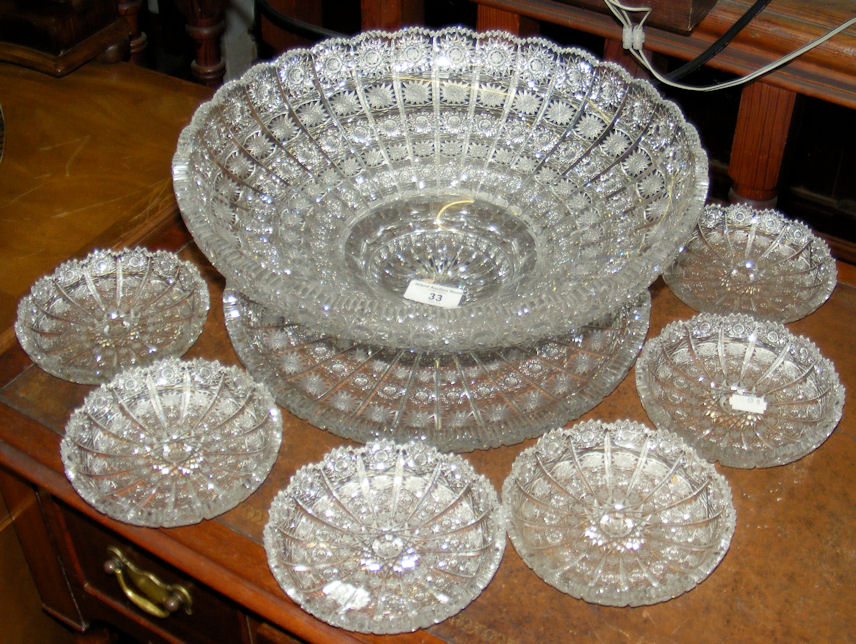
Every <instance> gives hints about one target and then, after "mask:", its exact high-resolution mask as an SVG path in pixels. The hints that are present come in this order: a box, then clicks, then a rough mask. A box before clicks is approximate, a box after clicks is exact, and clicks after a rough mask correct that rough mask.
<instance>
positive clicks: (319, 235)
mask: <svg viewBox="0 0 856 644" xmlns="http://www.w3.org/2000/svg"><path fill="white" fill-rule="evenodd" d="M265 139H266V140H267V141H265ZM250 144H252V145H250ZM707 166H708V161H707V156H706V154H705V152H704V151H703V150H702V148H701V147H700V144H699V140H698V135H697V133H696V132H695V130H694V128H693V127H692V126H691V125H690V124H688V123H687V122H686V120H685V119H684V118H683V117H682V116H681V114H680V113H679V112H678V110H677V108H676V107H675V106H674V104H672V103H669V102H667V101H664V100H663V99H662V98H661V97H660V96H659V94H658V93H657V91H656V90H655V89H654V88H653V87H652V86H651V85H650V84H647V83H645V82H643V81H639V80H633V79H631V78H630V77H629V76H628V75H627V74H625V73H624V72H622V71H621V70H619V69H618V68H616V67H615V66H613V65H611V64H609V63H602V62H600V61H598V60H596V59H594V58H592V57H591V56H589V55H588V54H586V53H584V52H583V51H581V50H579V49H573V48H564V47H561V46H559V45H556V44H552V43H550V42H548V41H547V40H544V39H542V38H533V39H529V38H516V37H514V36H511V35H508V34H500V33H498V32H475V31H471V30H468V29H466V28H461V27H449V28H444V29H439V30H432V29H425V28H419V27H412V28H406V29H402V30H401V31H398V32H395V33H382V32H377V31H372V32H366V33H362V34H360V35H358V36H355V37H354V38H334V39H328V40H325V41H323V42H319V43H317V44H316V45H315V46H313V48H312V49H311V50H301V51H292V52H289V53H287V54H285V55H283V56H282V57H280V58H278V59H277V60H275V61H272V62H270V63H266V64H264V65H260V66H257V67H254V68H253V69H252V70H248V72H247V74H246V75H245V76H244V77H243V78H242V79H239V80H236V82H235V83H233V84H231V85H230V86H229V87H228V88H226V89H224V91H223V92H219V93H218V94H217V95H216V96H215V97H214V98H213V99H212V100H211V101H209V102H207V103H205V104H204V105H202V106H200V108H199V110H198V113H197V114H196V115H195V116H194V119H193V122H192V124H191V125H189V126H188V127H187V128H186V129H185V130H184V132H183V133H182V136H181V138H180V140H179V143H178V145H177V148H176V154H175V156H174V161H173V179H174V181H173V184H174V187H175V192H176V198H177V200H178V203H179V206H180V208H181V211H182V214H183V216H184V217H185V218H186V219H187V222H188V227H189V229H190V230H192V231H193V234H194V238H195V240H196V242H197V244H198V245H199V247H200V249H201V250H202V252H203V253H205V254H206V255H207V256H208V257H209V259H210V260H211V261H212V263H213V264H214V266H215V268H216V269H217V270H218V271H219V272H221V273H222V274H223V275H224V277H225V278H226V279H227V280H229V281H230V282H231V283H232V284H233V285H234V286H235V287H236V288H239V289H240V290H241V291H242V292H244V293H246V294H247V295H248V296H250V297H251V298H252V299H253V300H255V301H257V302H259V303H261V304H263V305H265V306H266V307H268V308H269V309H271V310H275V312H276V313H277V314H279V315H283V316H285V317H287V318H288V319H289V321H290V322H294V323H296V324H301V325H303V326H304V327H312V328H315V329H319V330H321V331H323V332H324V334H325V335H327V336H330V337H337V338H347V339H350V340H353V341H354V342H357V343H365V344H370V345H372V346H376V347H378V346H384V347H394V348H396V349H414V350H416V351H420V352H437V353H456V352H469V351H473V350H476V351H480V350H486V349H491V348H494V347H506V346H510V345H514V344H529V345H531V344H534V343H536V342H538V341H540V340H543V339H544V338H545V337H550V336H556V335H562V334H564V333H565V332H567V331H568V329H569V328H571V327H574V326H581V325H585V324H588V323H589V322H591V321H592V320H596V319H599V318H601V317H602V316H604V315H607V314H609V313H611V312H614V311H615V310H616V309H617V308H618V307H620V306H621V305H623V304H624V303H625V302H627V301H628V300H630V299H631V298H632V297H634V296H635V294H637V293H639V292H641V291H643V290H645V289H646V288H647V287H648V286H650V284H651V283H652V281H653V280H654V279H655V278H656V277H657V275H658V274H659V273H660V267H664V266H665V265H666V263H667V262H670V261H671V260H672V259H673V258H674V256H675V255H676V254H677V252H678V249H679V247H680V245H681V244H683V243H684V242H685V240H686V239H687V237H688V236H689V234H690V232H691V230H692V228H693V226H694V225H695V224H696V222H697V220H698V215H699V213H700V212H701V210H702V208H703V205H704V199H705V196H706V195H707V188H708V185H707V184H708V168H707ZM331 169H332V170H331ZM574 195H582V196H583V197H584V198H585V199H586V201H587V203H588V205H587V206H586V207H585V208H584V209H577V208H575V207H571V206H570V205H569V201H568V198H569V197H572V196H574ZM470 200H471V201H473V202H474V203H478V204H481V205H480V206H479V208H481V209H483V210H484V211H490V212H491V213H492V214H491V215H490V217H491V222H490V225H489V226H487V227H484V226H482V225H481V223H482V222H479V221H475V220H476V219H477V218H476V217H475V216H474V215H473V214H472V213H473V212H474V211H472V210H471V211H470V214H468V215H466V216H464V217H463V218H462V219H461V220H460V221H459V222H457V223H456V225H455V226H453V227H448V226H446V227H445V229H444V230H442V231H438V230H437V226H435V224H434V223H431V222H427V221H424V222H423V221H420V223H419V224H415V223H414V212H417V211H420V209H422V208H423V206H424V205H425V203H426V202H431V203H434V204H437V205H439V206H440V207H443V205H444V204H449V203H463V202H468V201H470ZM655 210H656V211H657V212H655ZM271 212H275V213H280V214H276V215H274V216H271ZM379 212H383V213H384V214H383V216H378V213H379ZM290 213H299V216H300V218H301V224H300V226H293V227H292V226H288V227H287V229H285V228H284V227H283V226H282V225H280V218H286V217H288V216H289V215H290ZM436 214H437V213H436V212H435V213H432V215H431V217H430V219H431V220H432V221H433V219H434V218H435V217H434V215H436ZM581 215H583V216H585V217H586V219H587V221H589V222H590V223H586V224H583V223H582V220H581V219H580V216H581ZM419 217H421V214H420V215H418V216H417V218H419ZM471 222H472V223H471ZM375 224H377V225H376V226H375ZM444 226H445V224H444ZM408 228H409V232H406V231H407V229H408ZM268 229H270V230H272V231H274V232H273V234H259V232H258V231H259V230H268ZM586 229H592V230H595V232H594V233H592V234H588V233H586V232H585V230H586ZM405 233H406V234H405ZM419 238H422V239H419ZM655 242H656V243H655ZM496 248H500V250H501V252H500V253H499V254H500V255H502V257H498V256H497V254H496V253H495V252H494V249H496ZM423 251H424V252H423ZM419 252H423V254H422V256H421V257H416V255H418V254H419ZM488 256H490V257H488ZM486 257H488V260H489V261H487V262H485V261H482V260H483V259H484V258H486ZM530 257H532V258H534V260H535V261H534V262H530V261H529V259H530ZM495 260H497V261H495ZM384 261H386V262H387V263H386V264H384V263H383V262H384ZM414 264H418V274H419V275H420V277H418V279H423V277H425V276H424V275H422V274H423V273H426V272H430V273H433V274H435V275H436V276H438V277H440V276H442V277H449V278H451V279H452V281H453V282H454V283H463V284H464V285H465V286H467V289H466V291H467V296H466V299H465V300H464V301H463V303H462V304H461V305H460V306H456V307H447V308H442V309H440V308H437V307H432V308H431V309H426V308H425V307H426V306H428V305H426V304H424V303H422V302H415V301H413V300H411V299H409V298H405V297H401V296H400V294H401V291H399V290H397V287H398V286H399V285H400V284H398V282H399V281H400V278H401V275H402V274H403V271H402V268H403V267H404V268H407V267H411V266H413V265H414ZM435 267H439V268H437V269H436V270H435ZM628 267H630V269H628ZM489 268H490V270H492V271H493V272H489V270H488V269H489ZM507 269H510V270H507ZM625 269H627V270H625ZM441 273H442V275H440V274H441ZM411 277H412V278H416V277H417V276H416V275H411ZM393 282H394V283H395V284H393V285H394V286H395V287H396V288H390V285H391V284H392V283H393ZM471 287H474V288H471ZM530 404H531V400H530V399H527V402H526V405H530ZM522 409H524V410H525V409H526V407H525V406H524V407H523V408H522ZM455 418H456V419H457V420H456V422H458V421H460V418H461V417H460V416H455Z"/></svg>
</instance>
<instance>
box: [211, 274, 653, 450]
mask: <svg viewBox="0 0 856 644" xmlns="http://www.w3.org/2000/svg"><path fill="white" fill-rule="evenodd" d="M223 305H224V309H225V312H226V316H225V317H226V326H227V329H228V331H229V336H230V338H231V340H232V344H233V346H234V347H235V349H236V350H237V352H238V355H239V356H240V358H241V360H242V362H243V363H244V365H245V366H246V367H247V369H248V370H249V372H250V373H251V374H252V375H253V377H255V378H257V379H259V380H260V381H262V382H265V383H266V384H267V385H268V386H269V387H270V388H271V391H273V392H274V395H275V396H276V398H277V401H278V402H279V403H280V404H282V405H283V406H285V407H287V408H288V409H289V410H290V411H292V412H293V413H295V414H296V415H298V416H300V417H302V418H306V419H308V420H310V422H312V423H313V424H315V425H317V426H319V427H322V428H325V429H328V430H329V431H331V432H333V433H335V434H337V435H340V436H345V437H347V438H351V439H354V440H358V441H360V442H365V441H369V440H372V439H375V438H382V437H388V438H393V439H395V440H396V441H398V442H406V441H408V440H415V439H418V440H421V441H424V442H426V443H428V444H431V445H434V446H436V447H439V448H440V449H443V450H451V451H461V452H463V451H470V450H473V449H484V448H488V447H495V446H498V445H502V444H510V443H515V442H519V441H521V440H523V439H524V438H528V437H530V436H536V435H538V434H539V433H540V432H542V431H543V430H544V429H545V428H547V427H553V426H556V425H561V424H564V423H565V422H567V421H568V420H570V419H572V418H575V417H577V416H579V415H580V414H582V413H584V412H585V411H587V410H589V409H591V408H592V407H594V406H595V405H597V404H598V403H599V402H600V401H601V400H602V399H603V397H605V396H606V395H607V394H608V393H609V392H611V391H612V390H613V388H614V387H615V386H616V385H617V384H618V383H619V382H620V381H621V380H622V379H623V378H624V376H625V375H626V373H627V371H628V369H629V368H630V365H631V364H632V363H633V361H634V360H635V359H636V356H637V355H638V352H639V348H640V347H641V345H642V342H643V340H644V338H645V334H646V332H647V329H648V317H649V312H650V297H649V295H648V292H647V291H645V292H644V293H642V294H641V295H640V296H639V297H638V298H637V299H636V301H634V302H633V303H631V304H630V305H627V306H625V307H624V308H622V309H621V310H620V311H619V312H617V313H616V314H614V315H612V316H607V317H605V318H603V319H601V320H598V321H596V322H594V323H592V324H590V325H586V326H584V327H581V328H580V329H576V330H572V331H570V332H569V333H567V334H566V335H564V336H561V337H558V338H553V339H549V340H544V341H542V342H540V343H537V344H535V345H533V346H531V347H528V348H523V349H521V348H516V349H498V350H492V351H478V352H461V353H457V354H436V355H435V354H431V353H420V352H415V351H409V350H393V349H384V348H382V347H369V346H366V345H360V344H354V343H351V342H344V341H338V340H336V339H334V338H330V337H325V336H322V335H320V334H318V333H314V332H312V331H311V330H309V329H307V328H305V327H301V326H299V325H294V324H289V323H288V322H286V321H285V320H283V319H282V318H281V317H279V316H277V315H275V314H272V313H270V312H268V311H267V310H266V309H265V308H264V307H261V306H259V305H258V304H255V303H254V302H252V301H251V300H249V299H247V298H246V297H244V296H243V295H241V294H240V293H238V292H236V291H233V290H231V289H227V290H226V293H225V295H224V298H223ZM346 394H347V397H345V395H346ZM377 410H383V411H382V412H378V411H377ZM343 412H344V413H343ZM452 419H454V422H452Z"/></svg>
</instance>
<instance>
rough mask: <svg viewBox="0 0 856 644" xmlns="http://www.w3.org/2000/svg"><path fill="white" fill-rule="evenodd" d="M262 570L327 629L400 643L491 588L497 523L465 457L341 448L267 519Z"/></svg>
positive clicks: (305, 473) (285, 494)
mask: <svg viewBox="0 0 856 644" xmlns="http://www.w3.org/2000/svg"><path fill="white" fill-rule="evenodd" d="M264 546H265V550H266V552H267V556H268V563H269V564H270V567H271V570H272V571H273V574H274V576H275V577H276V580H277V581H278V582H279V584H280V586H281V587H282V588H283V590H285V592H286V593H287V594H288V596H289V597H291V598H292V599H293V600H294V601H295V602H297V603H298V604H299V605H300V606H302V607H303V608H304V609H305V610H306V611H308V612H310V613H312V614H313V615H315V616H316V617H317V618H318V619H321V620H323V621H325V622H328V623H329V624H332V625H334V626H338V627H341V628H345V629H348V630H353V631H360V632H371V633H399V632H405V631H413V630H416V629H418V628H425V627H427V626H430V625H432V624H435V623H437V622H440V621H442V620H444V619H447V618H448V617H451V616H452V615H454V614H455V613H457V612H458V611H460V610H461V609H463V608H464V607H465V606H466V605H467V604H469V603H470V602H471V601H472V600H473V599H475V598H476V597H477V596H478V595H479V593H481V591H482V590H483V589H484V587H485V586H486V585H487V584H488V583H489V582H490V580H491V578H492V577H493V574H494V572H496V569H497V567H498V566H499V562H500V560H501V559H502V553H503V551H504V549H505V520H504V514H503V512H502V508H501V507H500V505H499V501H498V499H497V495H496V491H495V490H494V489H493V486H492V485H491V484H490V482H489V481H488V480H487V479H486V478H485V477H483V476H482V475H480V474H477V473H476V472H475V471H474V470H473V468H472V467H471V466H470V465H469V463H467V461H465V460H464V459H463V458H462V457H460V456H456V455H451V454H443V453H441V452H439V451H437V450H435V449H434V448H432V447H430V446H428V445H424V444H419V443H415V442H414V443H407V444H404V445H401V444H395V443H391V442H389V441H376V442H371V443H368V444H367V445H365V446H363V447H359V448H353V447H341V448H337V449H334V450H333V451H331V452H329V453H328V454H327V455H326V456H325V457H324V459H323V460H322V461H320V462H318V463H313V464H310V465H305V466H303V467H302V468H300V469H299V470H298V471H297V472H296V473H295V475H294V476H293V477H292V479H291V481H290V482H289V484H288V487H287V488H285V489H284V490H281V491H280V492H279V493H278V494H277V496H276V498H275V499H274V501H273V503H272V504H271V507H270V520H269V521H268V524H267V526H266V527H265V531H264Z"/></svg>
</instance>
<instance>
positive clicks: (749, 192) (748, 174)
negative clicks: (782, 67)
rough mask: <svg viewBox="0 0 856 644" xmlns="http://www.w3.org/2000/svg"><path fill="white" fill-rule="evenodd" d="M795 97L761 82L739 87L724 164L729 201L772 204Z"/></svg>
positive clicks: (792, 93) (768, 205) (761, 205)
mask: <svg viewBox="0 0 856 644" xmlns="http://www.w3.org/2000/svg"><path fill="white" fill-rule="evenodd" d="M795 99H796V93H795V92H792V91H790V90H786V89H781V88H778V87H774V86H772V85H768V84H767V83H764V82H761V81H756V82H753V83H750V84H749V85H747V86H746V87H744V88H743V92H742V94H741V97H740V109H739V110H738V112H737V127H736V128H735V131H734V140H733V142H732V145H731V160H730V161H729V164H728V176H730V177H731V180H732V182H733V184H732V187H731V191H730V193H729V198H730V199H731V201H740V202H747V203H751V204H753V205H755V206H756V207H759V208H770V207H772V206H774V205H775V203H776V196H777V192H776V185H777V184H778V181H779V171H780V170H781V167H782V158H783V157H784V154H785V145H786V143H787V140H788V131H789V130H790V126H791V116H792V115H793V111H794V101H795Z"/></svg>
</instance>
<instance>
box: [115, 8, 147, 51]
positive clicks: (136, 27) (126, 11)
mask: <svg viewBox="0 0 856 644" xmlns="http://www.w3.org/2000/svg"><path fill="white" fill-rule="evenodd" d="M142 5H143V0H119V2H118V3H117V7H118V9H119V15H120V16H122V17H123V18H124V19H125V22H127V23H128V26H129V27H130V28H131V43H130V45H131V52H130V55H131V62H132V63H135V64H137V65H139V64H141V63H142V62H143V51H145V49H146V45H147V44H148V37H147V36H146V34H145V32H143V31H141V30H140V7H142Z"/></svg>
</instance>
